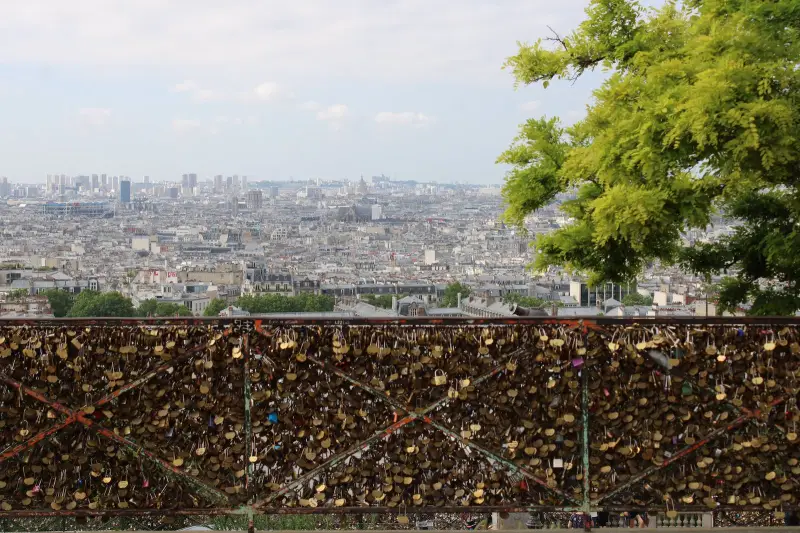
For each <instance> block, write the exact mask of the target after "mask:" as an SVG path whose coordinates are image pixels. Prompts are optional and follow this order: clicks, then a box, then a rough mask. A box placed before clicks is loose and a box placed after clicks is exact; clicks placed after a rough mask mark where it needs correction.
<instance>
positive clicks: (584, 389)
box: [581, 364, 592, 529]
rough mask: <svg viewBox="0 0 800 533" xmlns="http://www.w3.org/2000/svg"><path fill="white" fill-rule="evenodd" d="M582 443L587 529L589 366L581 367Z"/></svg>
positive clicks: (583, 506)
mask: <svg viewBox="0 0 800 533" xmlns="http://www.w3.org/2000/svg"><path fill="white" fill-rule="evenodd" d="M581 418H582V422H583V426H582V427H581V445H582V446H583V449H582V450H581V451H582V454H583V505H582V510H583V520H584V525H585V528H586V529H589V527H590V526H589V518H590V516H591V511H592V502H591V500H590V490H591V484H590V481H589V368H588V366H587V365H585V364H584V365H583V367H582V368H581Z"/></svg>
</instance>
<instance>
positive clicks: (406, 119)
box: [375, 111, 431, 126]
mask: <svg viewBox="0 0 800 533" xmlns="http://www.w3.org/2000/svg"><path fill="white" fill-rule="evenodd" d="M375 122H377V123H378V124H398V125H405V126H425V125H427V124H430V122H431V117H429V116H427V115H425V114H423V113H414V112H412V111H404V112H402V113H393V112H391V111H381V112H380V113H378V114H377V115H375Z"/></svg>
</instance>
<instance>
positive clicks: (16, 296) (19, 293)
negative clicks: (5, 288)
mask: <svg viewBox="0 0 800 533" xmlns="http://www.w3.org/2000/svg"><path fill="white" fill-rule="evenodd" d="M29 295H30V291H28V289H14V290H13V291H11V292H9V293H8V295H7V296H6V298H7V299H8V300H22V299H24V298H26V297H27V296H29Z"/></svg>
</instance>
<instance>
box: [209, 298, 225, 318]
mask: <svg viewBox="0 0 800 533" xmlns="http://www.w3.org/2000/svg"><path fill="white" fill-rule="evenodd" d="M226 307H228V303H227V302H226V301H225V300H223V299H222V298H214V299H213V300H211V301H210V302H209V304H208V306H207V307H206V310H205V311H204V312H203V316H219V313H220V312H221V311H222V310H223V309H225V308H226Z"/></svg>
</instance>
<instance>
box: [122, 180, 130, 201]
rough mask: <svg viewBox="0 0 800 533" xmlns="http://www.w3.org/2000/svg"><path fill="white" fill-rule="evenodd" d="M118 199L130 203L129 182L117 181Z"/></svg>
mask: <svg viewBox="0 0 800 533" xmlns="http://www.w3.org/2000/svg"><path fill="white" fill-rule="evenodd" d="M119 201H120V202H122V203H123V204H129V203H131V182H130V180H122V181H120V182H119Z"/></svg>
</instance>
